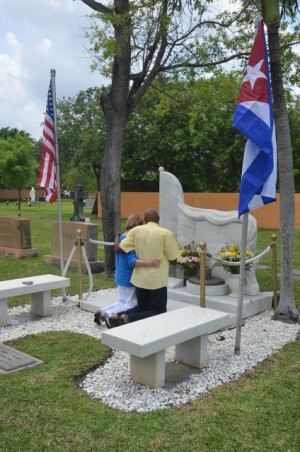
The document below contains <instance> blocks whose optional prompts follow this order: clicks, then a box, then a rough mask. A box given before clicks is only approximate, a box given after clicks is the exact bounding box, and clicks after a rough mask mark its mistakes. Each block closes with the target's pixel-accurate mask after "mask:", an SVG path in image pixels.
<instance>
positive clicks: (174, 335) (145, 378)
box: [102, 306, 230, 388]
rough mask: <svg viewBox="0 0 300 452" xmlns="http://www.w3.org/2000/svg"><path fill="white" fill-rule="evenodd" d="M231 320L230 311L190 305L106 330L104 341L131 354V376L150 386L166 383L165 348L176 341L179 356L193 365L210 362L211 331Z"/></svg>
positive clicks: (226, 324)
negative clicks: (209, 340) (209, 337)
mask: <svg viewBox="0 0 300 452" xmlns="http://www.w3.org/2000/svg"><path fill="white" fill-rule="evenodd" d="M229 324H230V315H229V314H227V313H224V312H220V311H216V310H214V309H207V308H200V307H198V306H187V307H184V308H181V309H176V310H174V311H169V312H166V313H164V314H160V315H157V316H154V317H149V318H147V319H143V320H139V321H137V322H133V323H128V324H127V325H123V326H120V327H117V328H113V329H110V330H107V331H104V332H103V333H102V342H103V344H106V345H108V346H110V347H112V348H115V349H119V350H123V351H125V352H128V353H129V354H130V377H131V379H132V380H134V381H137V382H138V383H142V384H144V385H147V386H150V388H158V387H163V386H164V385H165V349H166V348H168V347H171V346H173V345H175V346H176V347H175V360H176V361H181V362H183V363H185V364H188V365H190V366H193V367H198V368H201V367H204V366H205V365H206V364H207V360H208V354H207V337H208V334H210V333H212V332H214V331H218V330H219V329H221V328H225V327H227V326H228V325H229Z"/></svg>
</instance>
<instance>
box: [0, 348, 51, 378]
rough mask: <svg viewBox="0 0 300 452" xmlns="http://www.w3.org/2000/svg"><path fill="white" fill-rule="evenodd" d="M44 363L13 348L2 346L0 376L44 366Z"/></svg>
mask: <svg viewBox="0 0 300 452" xmlns="http://www.w3.org/2000/svg"><path fill="white" fill-rule="evenodd" d="M43 362H44V361H41V360H40V359H37V358H34V357H33V356H30V355H26V353H23V352H20V351H19V350H15V349H14V348H12V347H8V346H7V345H3V344H0V374H8V373H12V372H16V371H18V370H23V369H26V368H28V367H33V366H37V365H39V364H43Z"/></svg>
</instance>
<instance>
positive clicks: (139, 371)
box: [130, 350, 165, 388]
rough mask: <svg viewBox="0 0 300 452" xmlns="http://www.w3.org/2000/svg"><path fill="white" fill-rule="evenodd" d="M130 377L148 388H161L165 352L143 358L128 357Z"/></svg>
mask: <svg viewBox="0 0 300 452" xmlns="http://www.w3.org/2000/svg"><path fill="white" fill-rule="evenodd" d="M130 377H131V379H132V380H133V381H136V382H138V383H142V384H143V385H147V386H149V387H150V388H162V387H163V386H164V385H165V351H164V350H162V351H160V352H158V353H154V354H153V355H149V356H146V357H145V358H138V357H137V356H134V355H130Z"/></svg>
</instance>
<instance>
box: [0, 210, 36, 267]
mask: <svg viewBox="0 0 300 452" xmlns="http://www.w3.org/2000/svg"><path fill="white" fill-rule="evenodd" d="M0 254H1V255H4V256H11V257H13V258H15V259H20V258H22V257H27V256H36V255H37V254H38V250H37V249H36V248H32V246H31V233H30V221H29V220H26V219H25V218H22V217H15V216H11V217H0Z"/></svg>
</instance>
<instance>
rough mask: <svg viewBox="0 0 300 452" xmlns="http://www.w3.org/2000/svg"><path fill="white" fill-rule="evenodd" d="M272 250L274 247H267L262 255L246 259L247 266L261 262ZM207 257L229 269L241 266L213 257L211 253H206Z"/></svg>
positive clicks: (237, 263)
mask: <svg viewBox="0 0 300 452" xmlns="http://www.w3.org/2000/svg"><path fill="white" fill-rule="evenodd" d="M271 249H272V246H271V245H269V246H267V248H266V249H265V250H263V251H262V252H261V253H260V254H258V255H257V256H254V257H251V258H250V259H246V262H245V263H246V264H251V263H252V262H255V261H257V260H259V259H260V258H261V257H262V256H264V255H265V254H267V253H269V252H270V251H271ZM206 256H207V257H209V258H210V259H213V260H214V261H216V262H219V263H220V264H225V265H228V266H229V267H230V266H232V267H238V266H240V264H241V263H240V262H233V261H225V260H224V259H221V258H220V257H218V256H217V255H213V254H210V253H206Z"/></svg>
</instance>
